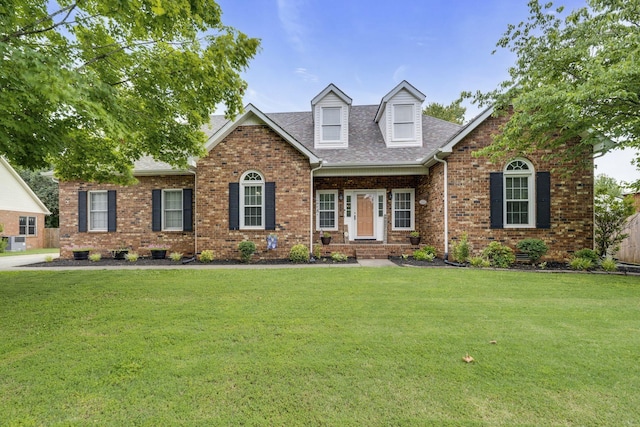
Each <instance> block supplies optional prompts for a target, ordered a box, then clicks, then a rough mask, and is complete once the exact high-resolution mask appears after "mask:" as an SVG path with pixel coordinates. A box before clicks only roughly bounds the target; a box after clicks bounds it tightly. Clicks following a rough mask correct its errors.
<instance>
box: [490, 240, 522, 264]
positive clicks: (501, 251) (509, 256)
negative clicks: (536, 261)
mask: <svg viewBox="0 0 640 427" xmlns="http://www.w3.org/2000/svg"><path fill="white" fill-rule="evenodd" d="M482 256H483V257H485V258H486V259H487V260H488V261H489V263H490V264H491V265H492V266H493V267H498V268H509V267H510V266H511V264H513V263H514V262H516V256H515V255H514V253H513V249H511V248H510V247H508V246H506V245H503V244H502V243H500V242H491V243H489V245H488V246H487V247H486V248H484V250H483V251H482Z"/></svg>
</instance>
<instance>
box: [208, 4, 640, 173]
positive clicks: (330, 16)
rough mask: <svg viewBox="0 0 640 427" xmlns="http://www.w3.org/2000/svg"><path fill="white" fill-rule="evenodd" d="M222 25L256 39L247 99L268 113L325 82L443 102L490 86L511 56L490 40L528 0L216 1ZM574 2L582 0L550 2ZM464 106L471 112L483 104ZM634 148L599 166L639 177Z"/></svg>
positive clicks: (294, 107)
mask: <svg viewBox="0 0 640 427" xmlns="http://www.w3.org/2000/svg"><path fill="white" fill-rule="evenodd" d="M218 4H219V5H220V7H221V8H222V12H223V15H222V19H223V22H224V24H226V25H230V26H232V27H235V28H237V29H238V30H240V31H242V32H244V33H245V34H247V35H248V36H251V37H257V38H259V39H261V50H260V52H259V53H258V54H257V56H256V57H255V58H254V60H253V61H251V63H250V67H249V69H248V70H247V71H246V72H245V73H244V74H243V77H244V79H245V80H246V81H247V83H248V85H249V87H248V90H247V93H246V95H245V99H244V101H245V104H247V103H252V104H254V105H255V106H256V107H258V108H259V109H260V110H262V111H264V112H284V111H308V110H310V102H311V99H312V98H313V97H314V96H316V95H317V94H318V93H320V92H321V91H322V90H323V89H324V88H325V87H326V86H327V85H329V84H330V83H333V84H335V85H336V86H338V87H339V88H340V89H341V90H342V91H344V92H345V93H346V94H347V95H348V96H349V97H351V98H352V99H353V103H354V104H355V105H365V104H378V103H379V102H380V99H381V98H382V97H383V96H384V95H385V94H386V93H387V92H389V91H390V90H391V89H393V88H394V87H395V85H397V84H398V83H399V82H401V81H402V80H407V81H408V82H409V83H411V84H412V85H414V86H415V87H416V88H417V89H419V90H420V91H421V92H423V93H424V94H425V95H426V96H427V99H426V101H425V102H426V103H428V102H439V103H442V104H449V103H450V102H451V101H453V100H455V99H457V98H458V97H459V95H460V92H462V91H465V90H469V91H476V90H482V91H488V90H491V89H494V88H495V87H497V85H498V84H499V83H500V82H501V81H503V80H505V79H506V78H507V77H508V73H507V70H508V67H509V66H511V65H513V63H514V60H515V57H514V55H513V54H512V53H511V52H508V51H506V50H504V49H499V50H498V51H497V53H496V54H494V55H492V54H491V52H492V51H493V50H494V49H495V48H496V42H497V41H498V39H499V38H500V37H501V35H502V34H503V33H504V31H505V30H506V28H507V25H508V24H517V23H519V22H520V21H522V20H525V19H526V18H527V17H528V7H527V0H482V1H478V0H396V1H393V2H388V1H362V0H324V1H320V0H218ZM555 4H557V5H560V4H562V5H564V6H565V7H566V9H567V10H572V9H575V8H578V7H581V6H584V5H585V4H586V2H585V0H561V1H557V2H555ZM466 106H467V119H470V118H472V117H473V116H475V115H476V114H477V113H478V112H479V110H478V107H476V106H475V105H470V104H468V105H466ZM630 158H631V154H629V153H622V154H620V153H616V154H614V155H607V156H606V157H605V159H604V160H603V159H599V160H598V161H597V163H598V168H599V169H598V173H600V172H602V173H606V174H607V175H610V176H613V177H614V178H616V179H619V180H620V179H625V180H631V179H640V174H639V173H638V172H637V171H636V170H635V169H634V168H633V166H631V165H630V164H629V165H628V167H627V166H626V164H627V163H629V159H630Z"/></svg>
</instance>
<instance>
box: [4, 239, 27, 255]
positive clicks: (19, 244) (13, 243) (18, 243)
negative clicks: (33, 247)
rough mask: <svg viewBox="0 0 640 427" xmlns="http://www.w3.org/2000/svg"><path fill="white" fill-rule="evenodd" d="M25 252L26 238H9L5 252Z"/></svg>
mask: <svg viewBox="0 0 640 427" xmlns="http://www.w3.org/2000/svg"><path fill="white" fill-rule="evenodd" d="M26 250H27V238H26V237H25V236H9V245H7V251H9V252H19V251H26Z"/></svg>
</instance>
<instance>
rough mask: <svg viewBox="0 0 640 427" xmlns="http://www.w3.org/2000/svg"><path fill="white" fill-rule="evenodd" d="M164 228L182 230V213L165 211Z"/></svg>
mask: <svg viewBox="0 0 640 427" xmlns="http://www.w3.org/2000/svg"><path fill="white" fill-rule="evenodd" d="M164 228H182V211H181V210H180V211H166V212H165V213H164Z"/></svg>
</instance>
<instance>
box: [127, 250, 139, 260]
mask: <svg viewBox="0 0 640 427" xmlns="http://www.w3.org/2000/svg"><path fill="white" fill-rule="evenodd" d="M124 257H125V258H126V260H127V261H129V262H136V261H137V260H138V258H139V255H138V253H137V252H129V253H128V254H126V255H125V256H124Z"/></svg>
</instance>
